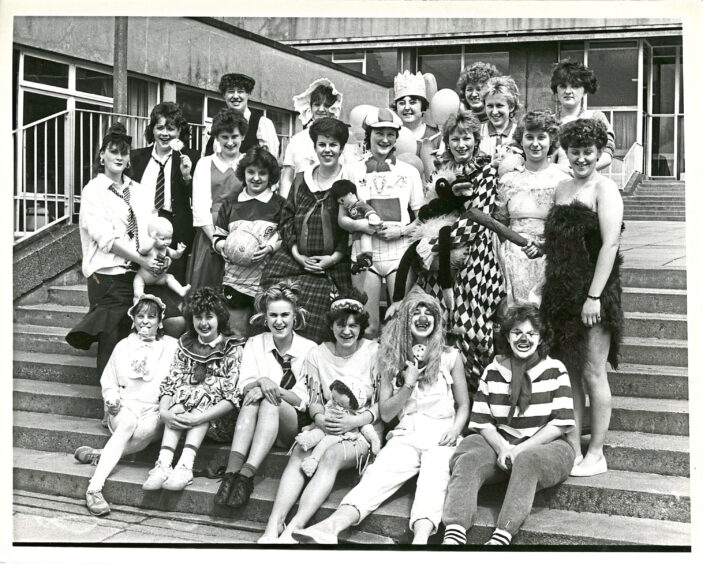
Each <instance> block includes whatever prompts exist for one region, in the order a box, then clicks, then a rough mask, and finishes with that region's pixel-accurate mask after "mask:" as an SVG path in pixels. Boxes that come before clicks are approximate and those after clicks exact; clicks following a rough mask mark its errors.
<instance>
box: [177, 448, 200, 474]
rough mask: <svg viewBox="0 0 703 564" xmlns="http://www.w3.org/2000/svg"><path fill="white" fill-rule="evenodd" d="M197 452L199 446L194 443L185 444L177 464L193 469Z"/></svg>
mask: <svg viewBox="0 0 703 564" xmlns="http://www.w3.org/2000/svg"><path fill="white" fill-rule="evenodd" d="M196 454H198V447H196V446H193V445H185V446H184V447H183V452H182V453H181V458H180V460H179V461H178V464H177V466H185V467H186V468H188V469H189V470H192V469H193V463H194V462H195V455H196Z"/></svg>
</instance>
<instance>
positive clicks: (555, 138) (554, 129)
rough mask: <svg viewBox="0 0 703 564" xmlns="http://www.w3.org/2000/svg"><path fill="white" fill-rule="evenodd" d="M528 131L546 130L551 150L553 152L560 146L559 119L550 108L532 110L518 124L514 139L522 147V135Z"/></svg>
mask: <svg viewBox="0 0 703 564" xmlns="http://www.w3.org/2000/svg"><path fill="white" fill-rule="evenodd" d="M526 131H529V132H531V133H532V132H535V131H544V132H545V133H547V134H548V135H549V152H548V154H550V155H551V154H552V153H553V152H554V151H556V150H557V147H559V120H558V119H557V118H556V116H555V115H554V113H553V112H551V111H550V110H530V111H529V112H527V113H526V114H525V115H524V116H522V118H520V121H519V122H518V124H517V127H516V128H515V133H513V141H515V143H517V145H518V147H522V136H523V135H524V134H525V132H526Z"/></svg>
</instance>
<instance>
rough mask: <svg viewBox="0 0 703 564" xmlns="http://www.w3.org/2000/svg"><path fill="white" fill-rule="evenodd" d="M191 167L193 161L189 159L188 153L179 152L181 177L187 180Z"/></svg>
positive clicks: (189, 176)
mask: <svg viewBox="0 0 703 564" xmlns="http://www.w3.org/2000/svg"><path fill="white" fill-rule="evenodd" d="M192 169H193V162H192V161H191V160H190V158H189V157H188V155H184V154H183V153H181V174H182V175H183V179H184V180H185V181H186V182H187V181H188V180H190V178H191V176H192V175H191V173H190V171H191V170H192Z"/></svg>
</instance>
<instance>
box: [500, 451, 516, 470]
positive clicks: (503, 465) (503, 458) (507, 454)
mask: <svg viewBox="0 0 703 564" xmlns="http://www.w3.org/2000/svg"><path fill="white" fill-rule="evenodd" d="M511 456H512V449H511V448H509V447H502V448H501V449H500V452H499V453H498V467H499V468H500V469H501V470H504V471H505V472H510V469H511V468H512V466H513V462H512V459H511Z"/></svg>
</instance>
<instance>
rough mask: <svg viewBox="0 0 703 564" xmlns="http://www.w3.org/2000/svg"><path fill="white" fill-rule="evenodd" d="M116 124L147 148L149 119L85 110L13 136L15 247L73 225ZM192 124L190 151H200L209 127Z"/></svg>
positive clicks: (46, 120) (61, 115)
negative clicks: (53, 228)
mask: <svg viewBox="0 0 703 564" xmlns="http://www.w3.org/2000/svg"><path fill="white" fill-rule="evenodd" d="M114 121H120V122H122V123H124V125H125V127H126V129H127V134H128V135H131V136H132V148H135V149H136V148H140V147H144V146H146V140H145V138H144V130H145V128H146V126H147V125H148V123H149V118H148V117H143V116H133V115H128V114H114V113H110V112H101V111H95V110H86V109H75V110H64V111H62V112H59V113H57V114H53V115H51V116H48V117H46V118H43V119H41V120H38V121H35V122H32V123H29V124H27V125H23V126H22V127H20V128H18V129H16V130H14V131H13V132H12V136H13V148H14V163H15V170H14V185H15V186H14V239H15V243H19V242H20V241H25V240H26V239H28V238H29V237H32V236H33V235H35V234H36V233H39V232H41V231H43V230H45V229H48V228H49V227H51V226H52V225H55V224H57V223H61V222H67V223H72V222H73V220H74V217H76V216H77V214H78V211H79V204H80V193H81V189H82V187H83V186H85V185H86V184H87V183H88V181H89V180H90V179H91V178H93V177H94V176H95V175H96V174H97V168H96V167H97V156H98V151H99V149H100V143H101V141H102V138H103V136H104V135H105V132H106V131H107V129H108V128H109V127H110V125H112V123H113V122H114ZM189 125H190V127H191V135H190V140H189V147H190V148H191V149H195V150H197V151H198V152H201V151H202V139H203V134H204V131H205V126H204V125H201V124H189Z"/></svg>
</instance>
